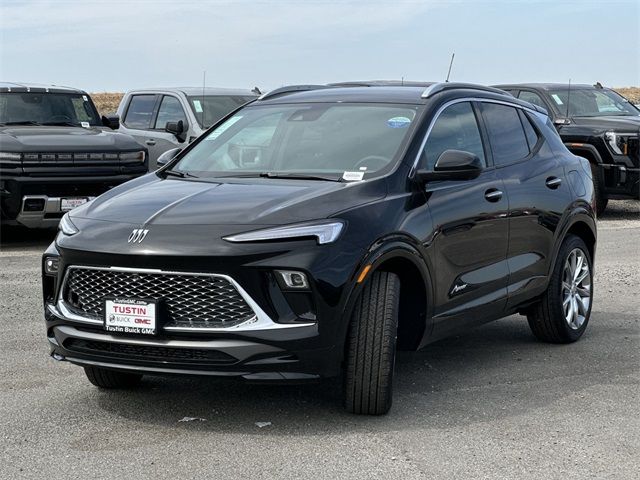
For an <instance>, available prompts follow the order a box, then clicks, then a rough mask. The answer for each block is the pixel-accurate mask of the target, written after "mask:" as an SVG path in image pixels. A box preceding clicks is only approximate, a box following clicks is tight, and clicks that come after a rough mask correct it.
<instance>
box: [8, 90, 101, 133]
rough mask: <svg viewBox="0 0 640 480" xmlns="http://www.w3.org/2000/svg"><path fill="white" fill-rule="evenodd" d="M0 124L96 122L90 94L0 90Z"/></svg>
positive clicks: (77, 124)
mask: <svg viewBox="0 0 640 480" xmlns="http://www.w3.org/2000/svg"><path fill="white" fill-rule="evenodd" d="M0 124H5V125H11V124H26V125H29V124H32V125H69V126H71V125H73V126H96V125H100V124H101V123H100V120H99V117H98V112H97V111H96V108H95V106H94V105H93V102H92V101H91V98H89V96H88V95H85V94H81V93H19V92H10V93H0Z"/></svg>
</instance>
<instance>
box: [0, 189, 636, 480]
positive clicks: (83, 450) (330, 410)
mask: <svg viewBox="0 0 640 480" xmlns="http://www.w3.org/2000/svg"><path fill="white" fill-rule="evenodd" d="M610 205H611V207H610V208H609V210H608V211H607V212H606V213H605V215H604V216H603V218H602V219H601V220H600V222H599V244H598V253H597V263H596V266H597V276H596V280H595V288H596V293H595V301H594V309H593V316H592V320H591V324H590V325H589V328H588V330H587V332H586V334H585V336H584V337H583V339H582V340H581V341H580V342H577V343H575V344H572V345H565V346H558V345H545V344H541V343H538V342H536V341H535V340H534V338H533V337H532V335H531V334H530V332H529V329H528V326H527V324H526V322H525V321H524V319H523V317H519V316H512V317H509V318H506V319H503V320H500V321H498V322H494V323H492V324H488V325H486V326H484V327H481V328H478V329H475V330H472V331H469V332H467V333H465V334H463V335H460V336H457V337H453V338H450V339H447V340H444V341H441V342H438V343H437V344H434V345H431V346H429V347H427V348H426V349H424V350H422V351H420V352H414V353H409V352H407V353H402V354H401V355H400V356H399V359H398V367H397V372H398V373H397V385H396V397H395V404H394V407H393V409H392V411H391V413H390V414H389V415H387V416H384V417H376V418H365V417H356V416H352V415H348V414H346V413H344V412H343V411H342V410H341V408H340V405H339V393H338V388H337V386H336V385H335V384H334V383H324V384H319V385H308V386H295V387H294V386H287V387H282V386H280V387H275V386H255V385H248V384H244V383H239V382H228V381H220V380H215V379H181V378H157V377H149V378H148V379H146V381H145V382H144V384H143V386H142V388H141V389H139V390H137V391H134V392H102V391H99V390H97V389H96V388H94V387H92V386H91V385H90V384H89V383H88V382H87V381H86V380H85V378H84V375H83V373H82V371H81V370H80V369H79V368H78V367H75V366H73V365H70V364H67V363H55V362H54V361H53V360H51V359H50V358H49V357H48V347H47V344H46V340H45V337H44V328H43V320H42V318H41V317H42V312H41V305H40V280H39V272H38V268H39V255H40V253H41V252H42V250H43V249H44V248H45V247H46V245H47V244H48V242H49V241H50V240H51V236H52V235H51V233H50V232H44V233H42V232H41V233H38V234H36V235H34V234H33V232H29V233H28V234H25V233H24V232H21V231H7V230H5V231H4V232H3V233H4V238H3V242H2V244H1V247H2V252H1V253H0V288H1V296H0V327H1V331H2V335H0V361H1V362H2V373H1V374H0V465H1V467H0V478H3V479H4V478H11V479H15V478H45V477H47V478H60V479H64V478H89V477H93V478H96V479H102V478H105V479H107V478H109V479H112V478H134V477H136V478H147V477H152V476H153V477H154V478H158V479H164V478H167V479H169V478H214V477H215V478H274V477H279V478H318V479H319V478H384V479H389V478H426V477H429V478H443V479H445V478H446V479H452V478H461V479H468V478H473V479H479V478H486V479H501V478H504V479H513V478H535V479H541V478H542V479H555V478H557V479H567V478H575V479H585V478H597V479H603V478H612V479H613V478H615V479H631V478H639V473H638V472H639V471H640V462H639V461H638V456H637V454H638V451H639V449H640V421H639V418H640V398H639V384H640V368H639V367H640V361H639V360H640V358H639V348H638V347H639V346H640V335H639V333H640V323H639V322H640V298H639V297H640V291H639V288H638V286H639V285H640V243H639V242H640V208H639V207H640V203H639V202H630V201H629V202H611V203H610ZM27 238H28V239H27ZM185 417H193V418H196V420H192V421H182V422H181V421H180V420H181V419H184V418H185ZM199 419H202V420H199ZM256 422H271V424H270V425H266V426H264V427H262V428H261V427H258V426H257V425H256Z"/></svg>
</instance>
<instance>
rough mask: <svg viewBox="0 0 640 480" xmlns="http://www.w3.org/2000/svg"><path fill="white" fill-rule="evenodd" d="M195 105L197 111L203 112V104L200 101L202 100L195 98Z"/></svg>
mask: <svg viewBox="0 0 640 480" xmlns="http://www.w3.org/2000/svg"><path fill="white" fill-rule="evenodd" d="M193 107H194V108H195V109H196V112H197V113H202V104H201V103H200V100H194V101H193Z"/></svg>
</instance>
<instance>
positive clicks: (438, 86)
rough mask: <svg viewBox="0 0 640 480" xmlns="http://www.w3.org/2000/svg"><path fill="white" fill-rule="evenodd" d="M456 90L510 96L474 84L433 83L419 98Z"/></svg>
mask: <svg viewBox="0 0 640 480" xmlns="http://www.w3.org/2000/svg"><path fill="white" fill-rule="evenodd" d="M457 88H468V89H469V90H482V91H483V92H491V93H497V94H499V95H510V94H509V93H508V92H505V91H504V90H500V89H498V88H493V87H485V86H484V85H476V84H474V83H456V82H452V83H449V82H442V83H434V84H433V85H430V86H428V87H427V89H426V90H425V91H424V92H422V95H421V97H422V98H430V97H433V96H434V95H435V94H436V93H440V92H444V91H445V90H455V89H457Z"/></svg>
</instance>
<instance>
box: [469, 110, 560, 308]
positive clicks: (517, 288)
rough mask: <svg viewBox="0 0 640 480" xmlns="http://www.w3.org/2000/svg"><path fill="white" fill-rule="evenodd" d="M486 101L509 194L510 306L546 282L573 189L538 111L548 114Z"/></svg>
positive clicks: (498, 164)
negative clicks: (558, 229) (556, 236)
mask: <svg viewBox="0 0 640 480" xmlns="http://www.w3.org/2000/svg"><path fill="white" fill-rule="evenodd" d="M481 105H482V107H481V108H482V116H483V119H484V122H485V124H486V125H487V132H488V134H489V140H490V144H491V150H492V154H493V159H494V163H495V165H496V171H497V172H498V174H499V176H500V177H501V178H502V180H503V181H504V186H505V188H506V193H507V195H508V196H509V217H510V219H509V250H508V253H507V259H508V265H509V282H508V284H509V285H508V293H509V301H508V305H507V307H509V306H511V305H516V304H518V303H520V302H521V301H523V300H526V299H527V298H530V297H532V296H535V295H537V294H538V293H539V291H540V290H541V289H543V288H544V286H545V284H546V276H547V272H548V268H549V265H550V261H551V257H550V255H551V252H552V251H553V244H554V236H555V232H556V228H557V226H558V225H559V223H560V219H561V217H562V215H563V212H564V210H565V208H566V207H567V206H568V204H569V202H570V201H571V194H570V192H569V186H568V185H567V182H566V180H565V172H564V168H563V166H562V163H561V162H560V160H559V159H558V158H557V156H556V155H555V153H554V152H553V150H552V149H551V147H550V146H549V144H548V142H547V141H546V139H545V137H544V135H543V134H542V128H543V124H542V123H541V122H542V120H541V119H540V118H538V116H540V117H543V118H544V119H546V116H542V115H541V114H538V113H533V112H530V111H527V110H524V109H521V108H516V107H514V106H508V105H502V104H499V103H488V102H483V103H482V104H481Z"/></svg>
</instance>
